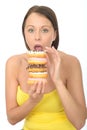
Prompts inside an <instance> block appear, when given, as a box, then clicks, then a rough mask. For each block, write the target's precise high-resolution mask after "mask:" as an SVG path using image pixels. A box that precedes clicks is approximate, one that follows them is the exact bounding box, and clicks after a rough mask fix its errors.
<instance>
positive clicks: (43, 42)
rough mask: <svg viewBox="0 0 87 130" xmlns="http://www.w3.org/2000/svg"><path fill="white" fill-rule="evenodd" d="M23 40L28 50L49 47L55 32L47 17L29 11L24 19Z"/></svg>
mask: <svg viewBox="0 0 87 130" xmlns="http://www.w3.org/2000/svg"><path fill="white" fill-rule="evenodd" d="M24 35H25V40H26V42H27V44H28V46H29V48H30V50H44V49H45V47H46V46H48V47H51V44H52V42H53V41H54V40H55V38H56V32H55V31H54V28H53V26H52V23H51V22H50V20H49V19H47V18H46V17H45V16H43V15H41V14H39V13H31V14H30V15H29V17H28V18H27V20H26V23H25V29H24Z"/></svg>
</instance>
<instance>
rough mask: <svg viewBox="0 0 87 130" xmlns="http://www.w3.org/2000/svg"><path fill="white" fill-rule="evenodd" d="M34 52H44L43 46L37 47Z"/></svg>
mask: <svg viewBox="0 0 87 130" xmlns="http://www.w3.org/2000/svg"><path fill="white" fill-rule="evenodd" d="M34 50H35V51H43V47H42V46H41V45H35V46H34Z"/></svg>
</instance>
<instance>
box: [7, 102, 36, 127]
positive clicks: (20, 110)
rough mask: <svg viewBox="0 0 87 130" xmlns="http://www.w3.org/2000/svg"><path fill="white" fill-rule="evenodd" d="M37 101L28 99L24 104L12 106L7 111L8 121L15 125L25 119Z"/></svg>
mask: <svg viewBox="0 0 87 130" xmlns="http://www.w3.org/2000/svg"><path fill="white" fill-rule="evenodd" d="M35 105H36V103H32V102H31V101H30V100H27V101H26V102H25V103H24V104H23V105H21V106H17V107H14V108H12V109H11V110H9V111H8V112H7V117H8V121H9V122H10V123H11V124H12V125H14V124H16V123H17V122H19V121H21V120H23V119H24V118H25V117H26V116H27V115H28V114H29V112H31V111H32V109H33V108H34V107H35Z"/></svg>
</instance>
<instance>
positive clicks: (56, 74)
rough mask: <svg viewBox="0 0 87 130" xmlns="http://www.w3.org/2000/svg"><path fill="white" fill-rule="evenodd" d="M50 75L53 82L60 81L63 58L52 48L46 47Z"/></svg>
mask: <svg viewBox="0 0 87 130" xmlns="http://www.w3.org/2000/svg"><path fill="white" fill-rule="evenodd" d="M46 52H47V67H48V74H49V76H50V78H51V79H52V80H53V82H55V81H58V80H59V79H60V63H61V58H60V55H59V53H58V51H57V50H56V49H55V48H54V47H52V48H50V47H46Z"/></svg>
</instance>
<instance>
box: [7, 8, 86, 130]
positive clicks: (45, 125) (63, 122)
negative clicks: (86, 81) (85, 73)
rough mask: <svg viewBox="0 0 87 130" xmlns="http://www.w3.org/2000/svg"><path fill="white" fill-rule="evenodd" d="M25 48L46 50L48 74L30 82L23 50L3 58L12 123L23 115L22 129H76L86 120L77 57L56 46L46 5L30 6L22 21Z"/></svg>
mask: <svg viewBox="0 0 87 130" xmlns="http://www.w3.org/2000/svg"><path fill="white" fill-rule="evenodd" d="M22 31H23V36H24V40H25V45H26V47H27V49H28V50H43V51H44V50H45V51H46V54H47V69H48V78H47V79H46V80H39V81H36V82H35V84H33V85H29V84H28V83H27V80H28V71H27V70H26V67H27V65H28V62H27V59H28V56H27V54H26V53H24V54H20V55H15V56H12V57H10V58H9V59H8V60H7V62H6V110H7V118H8V121H9V122H10V123H11V124H12V125H14V124H16V123H17V122H19V121H21V120H23V119H25V122H24V126H23V130H77V129H78V130H79V129H81V128H82V127H83V126H84V124H85V120H86V105H85V98H84V91H83V82H82V71H81V66H80V63H79V60H78V59H77V58H76V57H74V56H71V55H69V54H66V53H64V52H62V51H60V50H58V49H57V48H58V44H59V32H58V22H57V18H56V15H55V13H54V11H53V10H52V9H50V8H49V7H46V6H33V7H31V8H30V9H29V10H28V12H27V14H26V15H25V18H24V21H23V25H22Z"/></svg>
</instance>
